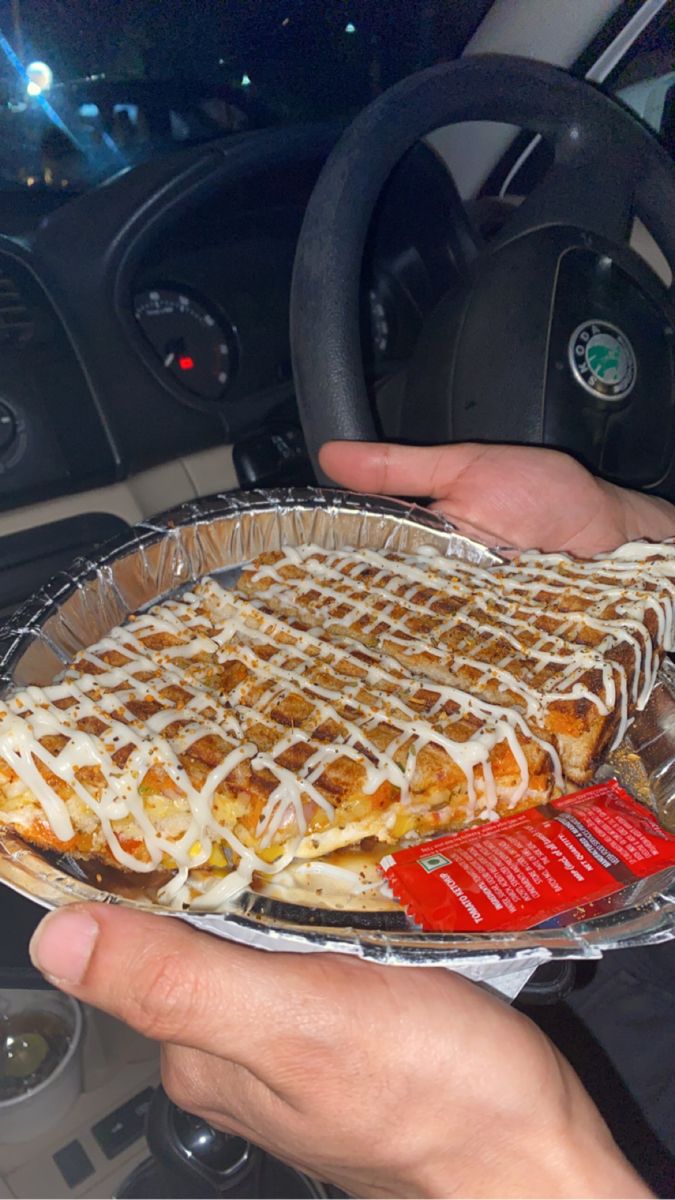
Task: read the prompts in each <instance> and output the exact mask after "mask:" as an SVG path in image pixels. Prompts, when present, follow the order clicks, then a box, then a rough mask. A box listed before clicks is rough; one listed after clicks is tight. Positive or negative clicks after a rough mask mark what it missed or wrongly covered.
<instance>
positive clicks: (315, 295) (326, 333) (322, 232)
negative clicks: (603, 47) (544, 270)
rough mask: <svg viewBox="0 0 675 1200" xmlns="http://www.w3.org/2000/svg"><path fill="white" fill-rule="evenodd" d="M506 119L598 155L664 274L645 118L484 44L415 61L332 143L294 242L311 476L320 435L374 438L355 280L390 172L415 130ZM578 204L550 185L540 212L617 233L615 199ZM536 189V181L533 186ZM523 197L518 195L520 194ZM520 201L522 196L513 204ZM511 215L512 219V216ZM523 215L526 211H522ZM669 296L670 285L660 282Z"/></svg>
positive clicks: (581, 167)
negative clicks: (559, 197) (487, 51)
mask: <svg viewBox="0 0 675 1200" xmlns="http://www.w3.org/2000/svg"><path fill="white" fill-rule="evenodd" d="M471 120H476V121H482V120H488V121H489V120H492V121H500V122H505V123H507V124H512V125H516V126H520V127H524V128H527V129H528V130H531V131H533V132H536V133H540V134H541V135H542V136H543V137H544V138H545V139H547V140H549V141H550V142H551V143H552V144H553V147H554V169H556V170H558V171H560V172H567V173H568V174H569V172H574V173H575V177H576V180H578V182H579V184H580V185H583V183H584V180H585V179H586V178H587V173H588V171H587V169H588V165H589V163H592V162H598V163H602V170H603V179H604V181H605V184H606V191H605V198H606V197H612V196H617V197H618V196H622V197H623V199H624V200H625V201H626V203H628V201H629V202H630V211H631V213H632V214H634V215H637V216H639V217H640V218H641V219H642V220H643V222H644V224H645V225H646V226H647V228H648V229H650V231H651V232H652V233H653V235H654V237H655V239H656V241H657V242H658V244H659V246H660V248H661V251H662V253H663V254H664V257H665V259H666V261H667V262H668V265H669V267H670V269H671V272H672V274H673V276H675V224H674V223H673V222H672V220H671V219H669V214H670V213H672V211H673V210H674V208H675V171H674V170H673V166H672V164H671V162H670V159H669V157H668V155H667V154H666V152H665V150H664V149H663V148H662V147H661V146H660V145H659V143H658V142H657V140H656V139H655V137H654V136H653V134H652V133H651V132H650V131H649V130H648V129H647V127H646V126H644V125H642V123H641V122H640V121H639V120H638V119H637V118H636V117H634V116H633V114H632V113H631V112H630V111H629V110H628V109H625V108H624V107H623V106H622V105H620V104H619V103H617V102H616V101H615V100H613V99H611V98H610V97H608V96H607V95H605V94H604V93H603V92H601V91H599V90H598V89H597V88H595V87H594V86H592V85H590V84H588V83H586V82H583V81H580V80H577V79H575V78H573V77H572V76H570V75H569V74H568V73H566V72H565V71H562V70H559V69H558V68H556V67H552V66H549V65H547V64H543V63H538V62H533V61H531V60H528V59H520V58H512V57H508V56H503V55H485V56H475V57H471V58H466V59H462V60H460V61H458V62H454V63H448V64H443V65H441V66H437V67H433V68H431V69H429V70H427V71H423V72H420V73H419V74H417V75H413V76H411V77H409V78H407V79H404V80H403V81H402V82H401V83H399V84H397V85H396V86H395V87H393V88H391V89H390V90H389V91H388V92H386V93H385V94H384V95H382V96H380V97H379V98H378V99H377V100H375V101H374V102H373V103H372V104H371V105H369V106H368V108H366V109H365V110H364V111H363V112H362V113H361V114H360V115H359V116H358V117H357V119H356V120H355V121H354V123H353V124H352V126H351V127H350V128H349V129H348V130H347V132H346V133H345V134H344V135H343V137H342V138H341V140H340V142H339V143H338V145H337V146H336V147H335V149H334V150H333V152H332V154H331V156H330V158H329V159H328V161H327V163H326V165H325V166H324V169H323V171H322V173H321V175H320V177H319V180H318V182H317V184H316V187H315V189H314V192H313V194H312V196H311V199H310V202H309V205H308V207H307V211H306V214H305V219H304V223H303V226H302V230H301V234H300V238H299V242H298V248H297V253H296V260H295V267H294V273H293V284H292V290H291V306H290V329H291V349H292V357H293V370H294V378H295V386H296V395H297V399H298V405H299V409H300V415H301V419H302V423H303V428H304V432H305V436H306V439H307V444H308V448H309V452H310V456H311V458H312V461H313V463H314V465H315V469H316V470H317V474H318V477H319V478H320V479H321V480H325V476H323V474H322V472H321V470H320V468H319V466H318V452H319V449H320V447H321V445H323V443H324V442H325V441H328V440H331V439H341V440H356V441H362V440H377V437H378V434H377V430H376V426H375V421H374V418H373V414H372V411H371V407H370V403H369V399H368V395H367V391H366V386H365V380H364V375H363V370H362V368H361V331H360V315H359V283H360V273H361V260H362V255H363V249H364V245H365V241H366V236H367V233H368V228H369V224H370V220H371V216H372V212H373V209H374V206H375V203H376V201H377V198H378V196H379V194H380V191H381V189H382V187H383V185H384V183H385V182H386V180H387V178H388V176H389V174H390V173H391V171H392V170H393V168H394V167H395V165H396V164H397V162H398V161H399V159H400V158H401V157H402V156H403V155H404V154H405V153H406V151H407V150H409V149H410V148H411V146H413V145H414V143H415V142H417V141H418V140H419V138H421V137H424V136H426V135H427V134H429V133H431V132H433V131H434V130H436V129H438V128H439V127H441V126H444V125H450V124H454V123H457V122H462V121H471ZM579 190H580V194H581V197H582V204H581V207H580V208H579V211H578V212H577V213H566V212H564V211H562V212H560V213H556V212H555V199H553V201H552V207H551V197H552V196H554V195H555V187H554V188H553V189H551V191H550V193H549V195H548V197H547V199H548V203H549V208H548V210H547V209H546V206H545V205H544V209H543V212H540V213H538V214H531V215H532V216H535V215H536V217H537V219H539V220H543V222H544V223H546V221H547V220H548V221H550V222H551V223H553V222H554V221H558V222H559V223H562V224H565V223H570V224H581V225H583V226H584V227H585V228H587V229H589V230H590V231H591V232H597V233H598V234H600V235H602V236H606V235H607V234H608V232H609V233H610V235H613V236H614V239H615V240H619V239H620V237H622V236H627V233H628V230H627V229H626V228H625V219H626V215H627V211H628V210H627V207H626V204H624V205H623V207H621V206H615V207H616V211H615V212H612V211H611V204H610V207H609V210H608V211H610V217H609V218H608V219H607V220H604V219H603V218H602V216H601V212H602V206H601V205H597V204H596V205H595V206H594V205H593V203H592V196H591V195H590V194H589V191H588V189H587V188H584V187H583V186H581V187H580V189H579ZM535 191H536V189H535ZM525 204H527V201H526V202H525ZM523 208H525V205H524V206H523ZM516 219H517V218H516ZM527 219H528V214H527V211H526V213H525V216H524V218H521V223H522V222H523V220H527ZM670 295H671V296H672V289H671V292H670Z"/></svg>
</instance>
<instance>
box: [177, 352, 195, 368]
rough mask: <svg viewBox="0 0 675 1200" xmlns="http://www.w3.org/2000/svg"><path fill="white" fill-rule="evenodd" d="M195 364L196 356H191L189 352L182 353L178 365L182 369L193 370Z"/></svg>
mask: <svg viewBox="0 0 675 1200" xmlns="http://www.w3.org/2000/svg"><path fill="white" fill-rule="evenodd" d="M194 365H195V360H194V358H190V355H189V354H181V356H180V358H179V359H178V366H179V367H180V369H181V371H191V370H192V368H193V367H194Z"/></svg>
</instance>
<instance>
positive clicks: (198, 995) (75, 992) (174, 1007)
mask: <svg viewBox="0 0 675 1200" xmlns="http://www.w3.org/2000/svg"><path fill="white" fill-rule="evenodd" d="M30 955H31V959H32V961H33V964H34V965H35V966H36V967H37V969H38V970H39V971H41V972H42V974H43V975H45V976H46V978H47V979H48V980H49V981H50V982H51V983H53V984H54V985H55V986H56V987H58V988H60V989H61V991H64V992H68V993H69V994H70V995H71V996H74V997H75V998H76V999H78V1000H82V1001H84V1002H85V1003H86V1004H91V1005H93V1006H94V1007H95V1008H100V1009H103V1011H104V1012H107V1013H110V1014H111V1016H114V1017H117V1018H119V1020H121V1021H124V1022H125V1023H126V1024H127V1025H130V1026H132V1028H134V1029H136V1030H137V1031H138V1032H139V1033H141V1034H143V1035H144V1036H145V1037H149V1038H156V1039H157V1040H160V1041H169V1042H177V1043H179V1044H181V1045H184V1046H190V1047H192V1048H194V1049H197V1050H207V1051H209V1052H210V1053H212V1054H214V1053H215V1054H221V1055H223V1056H224V1057H228V1058H232V1059H233V1060H235V1061H242V1058H241V1054H240V1053H239V1050H240V1048H241V1043H242V1041H243V1043H244V1044H245V1045H246V1046H248V1047H249V1048H253V1046H254V1043H255V1040H256V1038H255V1030H256V1028H260V1027H261V1025H262V1024H263V1023H264V1020H265V1015H264V1014H263V1012H262V1011H261V1010H262V1009H263V1008H264V1006H265V1005H266V1003H269V999H267V1000H266V997H267V998H269V996H270V995H271V994H272V992H273V989H272V988H270V986H269V980H268V979H267V976H268V974H269V969H268V964H267V962H266V960H265V955H261V954H259V953H258V952H257V951H255V950H250V949H248V948H247V947H245V946H236V945H234V944H232V943H230V942H225V941H221V940H220V939H219V938H215V937H213V936H212V935H210V934H206V933H199V932H198V931H197V930H195V929H190V928H189V927H188V926H186V925H185V924H183V922H182V921H180V920H178V919H176V918H175V917H171V916H161V915H153V914H152V913H143V912H133V911H131V910H129V909H125V908H122V907H120V908H117V907H109V906H107V905H103V904H85V905H72V906H69V907H67V908H64V909H60V910H58V911H56V912H53V913H50V914H49V916H47V917H45V919H44V920H43V921H42V922H41V924H40V925H39V926H38V928H37V929H36V931H35V933H34V934H33V938H32V940H31V944H30ZM225 1013H226V1014H227V1019H226V1020H223V1014H225ZM244 1029H245V1037H243V1038H242V1031H243V1030H244Z"/></svg>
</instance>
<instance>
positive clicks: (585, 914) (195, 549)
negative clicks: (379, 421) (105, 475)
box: [0, 490, 675, 976]
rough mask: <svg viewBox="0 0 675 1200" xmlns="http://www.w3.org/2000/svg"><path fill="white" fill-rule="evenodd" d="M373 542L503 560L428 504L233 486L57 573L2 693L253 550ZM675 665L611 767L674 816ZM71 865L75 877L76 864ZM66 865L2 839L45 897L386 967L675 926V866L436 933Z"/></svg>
mask: <svg viewBox="0 0 675 1200" xmlns="http://www.w3.org/2000/svg"><path fill="white" fill-rule="evenodd" d="M308 542H313V543H317V544H319V545H322V546H325V547H327V548H340V547H342V546H354V547H358V546H367V547H370V548H373V549H382V548H385V547H387V548H390V549H395V550H401V551H413V550H415V549H416V548H418V547H420V546H422V545H427V546H433V547H434V548H435V549H436V552H437V553H442V554H447V555H449V556H456V557H458V558H463V559H468V560H470V561H472V562H475V563H479V564H482V565H486V566H489V565H490V564H494V563H496V562H498V561H499V555H498V554H497V552H495V551H493V550H489V549H488V548H487V547H485V546H483V545H481V544H480V543H478V542H476V541H472V540H471V539H469V538H466V537H463V536H460V535H459V534H457V533H456V532H455V531H454V529H453V528H452V526H451V525H450V524H449V523H448V522H447V521H445V520H444V519H443V518H442V517H440V516H438V515H437V514H434V513H430V512H427V511H426V510H424V509H421V508H418V507H417V506H415V505H411V504H407V503H403V502H398V501H394V500H382V499H381V498H379V497H377V498H375V497H368V496H362V495H356V494H352V493H345V492H332V491H322V490H279V491H270V492H255V491H254V492H246V493H228V494H226V495H223V496H215V497H212V498H210V499H207V500H203V501H199V502H196V503H195V502H191V503H188V504H185V505H182V506H181V507H180V508H177V509H175V510H173V511H171V512H168V513H166V514H164V515H162V516H160V517H157V518H156V519H154V520H153V521H152V522H145V523H143V524H141V525H139V526H137V527H136V528H135V529H134V530H132V531H130V532H129V533H128V534H126V535H123V536H122V537H120V538H117V539H114V540H113V541H111V542H108V543H107V544H106V545H105V546H104V547H103V549H102V551H101V552H100V554H98V555H97V557H96V558H95V559H92V560H86V559H80V560H78V561H77V562H76V563H75V564H74V566H73V568H72V570H71V571H69V572H68V573H67V574H61V575H57V576H55V577H54V578H53V579H52V580H51V581H50V582H49V583H48V584H47V585H46V587H44V588H43V589H42V590H41V591H40V592H38V593H37V594H36V595H35V596H34V597H33V598H32V599H31V600H29V601H28V602H27V603H26V604H24V606H23V607H22V608H21V609H20V610H19V611H18V612H17V613H16V614H15V615H14V617H13V618H12V619H11V621H10V622H9V623H8V624H7V625H6V626H5V627H3V628H2V629H1V630H0V694H2V691H4V690H5V689H7V688H11V687H14V686H17V685H18V686H25V685H27V684H39V685H44V684H47V683H50V682H52V681H53V680H54V679H55V678H57V677H58V675H59V674H60V672H61V671H62V670H63V669H64V667H65V666H66V665H67V664H68V663H69V662H70V661H71V660H72V658H73V656H74V655H75V654H76V653H77V652H78V651H79V650H82V649H84V648H85V647H87V646H89V645H91V644H92V643H94V642H95V641H97V640H98V639H100V638H102V637H104V636H105V634H106V633H107V632H108V631H109V630H110V629H111V628H112V627H113V626H115V625H119V624H121V623H122V622H123V621H124V620H125V619H126V618H127V616H128V615H129V614H130V613H133V612H136V611H138V610H139V609H142V608H144V607H145V606H147V605H150V604H151V603H153V602H155V601H157V600H159V599H160V598H165V597H167V596H169V595H171V594H175V593H178V592H180V590H181V589H183V588H185V587H187V586H188V585H189V584H191V583H193V582H194V581H195V580H197V579H199V578H200V577H202V576H204V575H207V574H216V576H217V577H218V578H219V580H220V581H221V582H223V583H225V584H227V582H228V581H230V582H231V581H233V580H234V579H236V576H237V574H238V570H237V569H238V568H240V567H241V566H243V564H244V563H246V562H247V561H250V559H252V558H253V557H254V556H255V555H257V554H260V553H262V552H263V551H266V550H274V549H278V548H279V547H281V546H282V545H300V544H303V543H308ZM669 681H670V675H669V674H668V672H666V673H665V674H664V675H663V677H662V679H661V681H660V683H659V685H658V687H657V690H656V695H655V697H654V703H653V704H651V705H650V707H649V709H648V710H647V711H646V713H645V714H644V715H643V716H641V717H640V718H639V719H638V721H636V723H635V725H634V727H633V743H632V744H628V743H627V744H625V745H624V746H622V747H621V748H620V749H619V751H618V752H617V754H616V755H615V756H614V758H613V760H611V761H610V762H609V763H608V764H606V765H605V766H604V767H603V772H604V774H605V775H607V774H614V775H617V776H618V777H619V779H620V780H621V782H622V783H623V784H624V786H626V787H627V788H628V789H629V790H630V791H632V792H633V793H634V794H636V795H637V796H638V797H639V798H640V799H642V800H643V801H645V802H646V803H649V804H651V805H652V806H653V807H654V808H656V809H657V811H658V812H659V813H660V815H661V819H662V820H663V822H664V824H669V825H670V827H671V828H672V827H673V823H674V822H675V801H674V800H673V797H674V796H675V701H674V700H673V693H672V692H671V688H670V684H669ZM68 867H70V869H71V870H72V872H73V873H69V870H68V869H66V868H68ZM76 871H77V867H76V865H75V864H68V863H67V862H65V863H64V861H63V860H55V859H53V858H50V857H49V856H45V855H42V854H40V853H38V852H37V851H34V850H32V849H30V848H29V847H27V846H26V845H25V844H24V843H23V842H22V841H21V840H20V839H19V838H17V837H15V836H13V835H9V834H5V835H0V881H2V882H4V883H6V884H8V885H9V886H10V887H12V888H14V889H15V890H16V891H18V892H21V893H22V894H23V895H25V896H27V897H29V898H31V899H32V900H34V901H35V902H37V903H38V904H41V905H43V906H44V907H46V908H55V907H58V906H60V905H63V904H69V903H73V902H74V901H78V900H98V901H106V902H108V903H115V904H129V905H131V906H133V907H137V908H146V909H147V908H151V909H152V911H154V912H155V913H157V914H158V915H162V916H164V917H173V918H174V919H176V918H178V919H181V920H186V921H188V922H189V923H191V924H193V925H196V926H198V927H199V928H201V929H206V930H208V931H209V932H212V933H214V934H217V935H219V936H221V937H226V938H230V939H233V940H235V941H238V942H243V943H246V944H248V945H252V946H257V947H260V948H264V949H267V950H291V951H312V950H323V951H335V952H342V953H350V954H357V955H359V956H361V957H363V958H369V959H374V960H377V961H380V962H386V963H392V964H401V965H404V964H407V965H431V966H449V967H453V968H455V969H459V970H463V971H464V973H468V974H471V973H472V972H475V973H476V975H481V974H482V975H483V976H484V975H485V972H486V971H489V970H490V968H491V965H494V967H497V966H498V965H499V967H500V968H501V969H502V970H503V971H505V972H509V971H511V972H513V973H515V972H517V971H518V970H521V969H526V968H527V967H528V966H531V967H532V969H533V968H534V966H535V965H536V964H537V963H539V962H542V961H544V960H545V959H548V958H572V959H580V958H599V957H600V956H601V955H602V953H603V952H604V951H606V950H608V949H612V948H618V947H624V946H636V945H645V944H648V943H656V942H661V941H667V940H669V939H671V938H673V937H675V871H673V872H670V873H668V874H667V875H666V874H662V875H661V876H660V877H658V878H654V879H651V880H647V881H642V882H640V883H639V884H636V885H634V886H633V888H632V889H629V890H628V891H624V892H622V893H619V894H618V897H610V898H609V899H608V900H604V901H601V902H598V903H597V904H595V905H589V906H587V907H586V908H585V909H583V910H579V911H578V913H575V917H576V916H578V919H577V920H575V921H574V923H573V924H568V925H566V926H564V927H555V925H554V924H552V925H550V926H547V927H539V928H538V929H533V930H529V931H525V932H520V933H513V934H509V933H499V934H458V933H448V934H437V933H433V934H432V933H423V932H421V931H420V930H419V929H418V928H416V927H415V926H414V925H413V924H412V922H411V921H410V920H409V919H408V918H407V917H406V915H405V914H404V913H403V912H401V911H399V910H393V909H390V910H388V911H377V910H375V911H363V912H352V911H345V910H338V909H327V908H319V907H316V906H312V905H311V904H295V903H293V904H290V903H286V902H284V901H282V900H279V899H272V898H270V897H269V896H265V895H260V894H257V893H254V892H245V893H243V894H242V895H240V896H239V897H237V898H236V899H235V900H234V901H232V902H231V905H230V907H229V908H228V910H227V911H226V912H224V913H218V914H208V913H199V914H197V913H192V912H188V913H185V914H183V913H181V914H178V913H172V912H171V911H170V910H168V909H161V908H159V907H157V906H154V907H153V906H152V905H151V904H149V903H148V902H147V901H143V900H138V899H131V900H130V899H125V898H123V897H122V896H121V895H120V894H118V893H113V892H111V891H104V890H102V889H101V888H98V887H94V886H92V885H91V884H90V883H88V882H85V881H84V880H83V879H82V878H77V876H76Z"/></svg>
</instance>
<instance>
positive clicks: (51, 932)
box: [29, 909, 99, 984]
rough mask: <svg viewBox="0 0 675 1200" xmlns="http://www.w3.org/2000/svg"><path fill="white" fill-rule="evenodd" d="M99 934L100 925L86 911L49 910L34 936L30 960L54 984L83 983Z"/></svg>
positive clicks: (31, 943) (30, 949) (30, 948)
mask: <svg viewBox="0 0 675 1200" xmlns="http://www.w3.org/2000/svg"><path fill="white" fill-rule="evenodd" d="M98 934H99V927H98V924H97V923H96V921H95V920H94V918H93V917H90V916H89V914H88V913H86V912H75V911H68V909H65V910H63V911H61V912H54V913H50V914H49V916H48V917H45V918H44V920H43V921H42V922H41V923H40V924H39V925H38V927H37V929H36V930H35V933H34V934H33V936H32V938H31V941H30V947H29V952H30V957H31V962H32V963H33V966H34V967H37V969H38V971H41V972H42V974H43V975H48V976H49V978H50V979H53V980H54V982H55V983H71V984H72V983H81V982H82V980H83V979H84V975H85V972H86V970H87V967H88V965H89V960H90V958H91V956H92V953H93V950H94V945H95V944H96V939H97V937H98Z"/></svg>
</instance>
